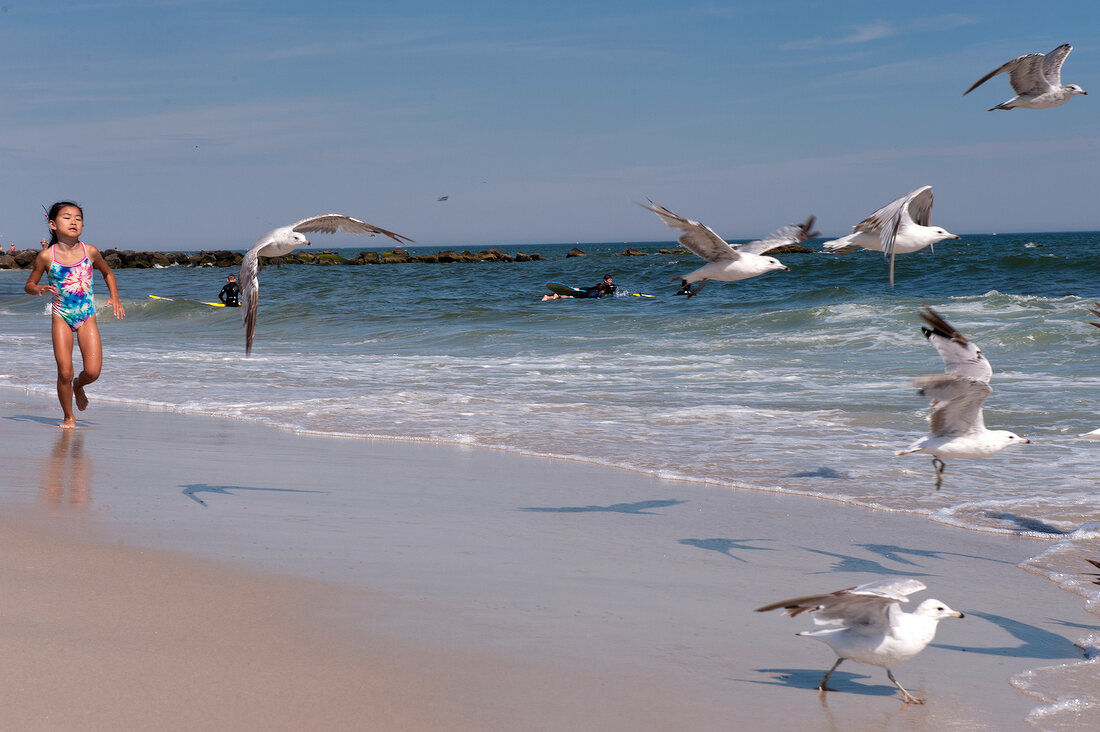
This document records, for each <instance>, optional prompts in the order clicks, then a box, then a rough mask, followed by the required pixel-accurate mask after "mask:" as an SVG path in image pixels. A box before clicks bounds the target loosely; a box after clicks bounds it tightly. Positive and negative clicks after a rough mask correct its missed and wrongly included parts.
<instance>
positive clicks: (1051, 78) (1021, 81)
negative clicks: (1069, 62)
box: [963, 43, 1088, 112]
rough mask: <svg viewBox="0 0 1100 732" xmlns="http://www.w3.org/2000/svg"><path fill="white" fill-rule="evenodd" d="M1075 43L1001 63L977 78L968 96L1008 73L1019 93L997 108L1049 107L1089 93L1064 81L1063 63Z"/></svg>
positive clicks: (1009, 81)
mask: <svg viewBox="0 0 1100 732" xmlns="http://www.w3.org/2000/svg"><path fill="white" fill-rule="evenodd" d="M1072 50H1073V46H1071V45H1069V44H1068V43H1063V44H1062V45H1061V46H1058V48H1056V49H1054V50H1053V51H1051V52H1050V53H1048V54H1042V53H1029V54H1027V55H1026V56H1017V57H1016V58H1014V59H1012V60H1011V61H1008V62H1006V63H1004V64H1001V65H1000V66H998V67H997V68H995V69H993V70H992V71H990V72H989V73H988V74H986V75H985V76H983V77H982V78H980V79H978V80H977V81H975V82H974V84H973V85H972V86H971V87H970V88H969V89H967V90H966V91H964V92H963V96H964V97H965V96H966V95H967V94H969V93H970V92H972V91H974V90H975V89H977V88H978V87H979V86H981V85H982V84H984V83H985V82H987V81H989V80H990V79H992V78H993V77H994V76H996V75H997V74H1008V83H1009V84H1011V85H1012V91H1014V92H1016V96H1014V97H1012V99H1009V100H1008V101H1007V102H1001V103H1000V104H998V105H997V106H996V107H990V108H989V109H988V110H986V111H988V112H992V111H993V110H994V109H1014V108H1016V107H1020V108H1022V109H1050V108H1051V107H1059V106H1061V105H1063V104H1065V103H1066V102H1068V101H1069V100H1070V99H1071V98H1073V97H1074V96H1076V95H1078V94H1088V92H1086V91H1085V90H1084V89H1082V88H1081V87H1079V86H1077V85H1076V84H1068V85H1066V86H1063V85H1062V64H1063V63H1064V62H1065V60H1066V56H1068V55H1069V52H1070V51H1072Z"/></svg>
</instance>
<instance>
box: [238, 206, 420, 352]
mask: <svg viewBox="0 0 1100 732" xmlns="http://www.w3.org/2000/svg"><path fill="white" fill-rule="evenodd" d="M338 231H342V232H344V233H346V234H363V235H364V236H374V235H375V234H384V235H385V236H388V237H389V238H391V239H393V240H394V241H396V242H397V243H398V244H401V243H403V242H409V243H413V240H412V239H409V238H408V237H406V236H401V235H400V234H395V233H393V232H392V231H386V230H385V229H380V228H378V227H377V226H373V225H371V224H368V223H366V222H365V221H360V220H359V219H353V218H351V217H350V216H342V215H341V214H324V215H321V216H310V217H309V218H308V219H302V220H301V221H299V222H297V223H295V224H291V225H290V226H282V227H280V228H278V229H275V230H273V231H269V232H268V233H266V234H264V235H263V236H261V237H260V238H259V240H257V241H256V243H255V244H253V245H252V248H251V249H249V250H248V253H246V254H245V255H244V258H243V259H242V260H241V269H240V274H239V275H238V276H237V284H238V285H239V286H240V288H241V309H242V310H243V311H244V350H245V354H251V353H252V336H253V335H254V334H255V332H256V315H257V312H258V309H259V305H260V280H259V278H258V277H257V275H258V274H259V272H260V257H281V256H283V255H284V254H289V253H290V252H292V251H294V250H295V249H297V248H298V247H308V246H310V242H309V240H308V239H306V237H305V234H309V233H313V232H320V233H322V234H335V233H336V232H338Z"/></svg>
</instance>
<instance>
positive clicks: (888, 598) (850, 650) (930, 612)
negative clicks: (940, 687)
mask: <svg viewBox="0 0 1100 732" xmlns="http://www.w3.org/2000/svg"><path fill="white" fill-rule="evenodd" d="M923 589H926V588H925V586H924V583H922V582H920V581H919V580H915V579H909V578H903V577H888V578H886V579H881V580H878V581H876V582H868V583H867V584H864V585H859V586H858V587H849V588H847V589H845V590H837V591H836V592H830V593H829V594H826V595H808V596H806V597H795V598H792V599H790V600H783V601H782V602H776V603H772V604H771V605H765V606H764V607H758V608H756V612H758V613H762V612H767V611H769V610H778V609H779V608H783V609H784V610H785V611H786V613H785V614H786V615H790V616H791V617H792V618H793V617H797V616H798V615H800V614H802V613H807V612H808V613H813V619H814V623H816V624H817V625H822V626H825V627H823V628H820V629H817V630H804V631H802V632H801V633H795V635H800V636H804V637H806V638H813V639H814V640H818V641H821V642H822V643H824V644H825V645H827V646H829V647H830V648H832V649H833V652H834V653H836V655H837V659H836V663H834V664H833V667H832V668H830V669H829V670H828V671H826V672H825V676H824V677H822V679H821V683H820V684H818V687H817V688H818V689H819V690H820V691H832V689H830V688H829V677H830V676H832V674H833V671H836V668H837V666H839V665H840V664H841V663H842V662H843V661H844V660H845V659H848V658H850V659H851V660H853V661H858V662H860V663H869V664H871V665H873V666H882V667H883V668H885V669H886V676H887V678H889V679H890V682H891V683H892V684H893V685H894V686H896V687H898V690H900V691H901V693H902V697H903V698H904V699H905V703H906V704H923V703H924V702H923V701H922V700H921V699H918V698H916V697H915V696H913V695H912V694H910V693H909V692H908V691H906V690H905V688H904V687H903V686H902V685H901V684H899V683H898V680H897V679H895V678H894V672H893V671H891V670H890V667H891V666H893V665H895V664H898V663H901V662H902V661H908V660H909V659H910V658H912V657H913V656H916V655H917V654H918V653H920V652H921V651H923V650H924V649H925V647H926V646H927V645H928V644H929V643H931V642H932V639H933V638H934V637H935V635H936V626H937V625H939V622H940V621H941V620H943V619H944V618H961V617H964V616H963V614H962V613H960V612H956V611H955V610H952V609H951V608H949V607H947V605H945V604H943V603H942V602H940V601H939V600H925V601H924V602H922V603H921V604H920V605H917V608H916V610H914V611H913V612H911V613H907V612H905V611H903V610H902V609H901V603H903V602H909V595H912V594H913V593H915V592H920V591H921V590H923Z"/></svg>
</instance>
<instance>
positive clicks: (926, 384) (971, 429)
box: [896, 305, 1030, 490]
mask: <svg viewBox="0 0 1100 732" xmlns="http://www.w3.org/2000/svg"><path fill="white" fill-rule="evenodd" d="M917 315H919V316H920V318H921V320H923V321H924V322H925V323H926V324H927V326H928V327H921V332H922V333H923V334H924V337H925V338H927V339H928V342H929V343H931V344H932V345H933V346H934V347H935V349H936V350H937V351H938V352H939V354H940V358H942V359H943V363H944V372H945V373H944V374H942V375H940V374H937V375H935V376H922V377H921V378H919V379H915V380H914V381H913V386H915V387H917V388H918V390H919V391H918V392H917V393H918V394H920V395H921V396H926V397H928V398H929V399H931V400H932V418H931V425H930V428H929V431H928V435H927V436H926V437H922V438H920V439H919V440H917V441H916V442H914V443H913V444H912V445H910V446H909V447H907V448H905V449H904V450H898V452H897V453H896V454H897V455H910V454H912V453H915V452H923V453H926V454H928V455H931V456H932V467H934V468H935V469H936V490H939V489H940V485H942V483H943V469H944V458H947V459H954V458H984V457H989V456H990V455H996V454H997V453H998V452H1000V451H1001V450H1003V449H1005V448H1006V447H1008V446H1009V445H1016V444H1019V443H1027V442H1030V440H1027V439H1025V438H1023V437H1020V436H1019V435H1017V434H1016V433H1015V432H1009V431H1008V430H988V429H986V427H985V420H984V419H983V418H982V404H984V403H985V400H986V399H987V398H988V397H989V395H990V394H992V393H993V388H992V387H991V386H990V385H989V379H990V377H992V376H993V367H992V366H990V365H989V361H987V360H986V358H985V356H983V355H982V351H981V349H980V348H978V346H977V345H976V344H974V343H971V342H970V341H969V340H967V339H966V338H965V337H964V336H963V334H962V333H960V332H958V331H957V330H955V329H954V328H953V327H951V325H950V324H949V323H948V322H947V321H946V320H944V319H943V318H941V317H940V316H939V315H938V314H937V313H936V312H935V311H934V310H932V308H930V307H928V306H927V305H926V306H925V308H924V312H919V313H917Z"/></svg>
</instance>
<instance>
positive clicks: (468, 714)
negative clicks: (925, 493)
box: [0, 390, 1096, 730]
mask: <svg viewBox="0 0 1100 732" xmlns="http://www.w3.org/2000/svg"><path fill="white" fill-rule="evenodd" d="M0 394H2V395H3V398H2V402H3V403H2V404H0V446H2V449H3V454H4V455H5V460H4V461H3V463H4V466H5V467H4V475H3V476H0V477H2V478H3V479H4V483H5V484H6V485H9V486H11V487H12V488H11V490H10V491H9V492H8V494H7V495H6V496H5V503H6V504H7V505H6V509H7V510H6V515H7V516H8V519H7V522H8V526H9V528H10V527H11V526H12V525H13V524H14V525H17V526H18V527H19V528H20V530H21V531H24V532H30V534H31V535H33V536H36V537H38V539H39V540H42V541H48V537H52V536H60V537H62V538H60V539H58V540H57V541H58V543H59V544H64V543H65V542H68V541H70V539H69V538H66V537H71V536H72V535H74V534H75V535H77V536H81V537H84V540H86V541H90V542H92V543H93V544H96V545H100V546H104V547H105V548H106V549H110V550H111V552H117V555H116V554H112V555H111V556H110V557H109V558H108V560H107V561H106V565H105V566H118V565H119V564H120V563H122V564H124V563H125V559H124V558H125V557H127V556H133V555H135V554H137V555H146V556H148V557H150V561H151V562H153V564H154V565H156V566H163V565H164V564H165V563H169V564H170V563H171V562H174V561H179V562H180V563H181V564H186V565H189V566H196V565H197V566H198V568H199V569H198V570H197V571H199V574H204V575H209V574H211V573H214V572H213V570H210V569H208V568H209V567H210V566H211V564H210V563H216V564H218V565H219V566H221V565H225V564H226V563H228V566H226V571H227V572H230V573H232V574H234V576H236V575H237V574H239V575H240V576H250V577H254V578H256V579H257V581H262V582H271V583H273V584H274V585H277V586H280V587H283V586H286V587H287V588H294V587H301V585H302V583H304V585H305V587H301V589H300V590H291V589H286V591H287V592H291V594H293V592H294V591H301V592H303V593H304V595H303V596H306V597H308V598H309V601H308V602H307V603H306V605H307V606H308V610H307V611H305V612H304V613H303V614H302V615H300V616H294V617H291V618H287V617H285V616H282V617H278V618H276V619H275V620H276V625H277V626H281V627H282V628H283V631H282V633H276V636H277V637H279V638H283V637H296V634H297V631H295V632H293V633H289V634H288V633H287V632H286V628H288V627H290V626H291V625H293V624H294V623H297V622H302V623H305V627H308V628H312V629H313V630H315V631H320V630H323V631H325V632H327V633H329V634H331V635H332V636H333V637H334V642H335V643H336V644H337V645H339V646H341V647H342V648H344V649H346V650H347V652H348V653H349V654H350V655H351V656H352V657H354V658H355V659H360V660H362V659H366V658H369V659H370V662H365V663H364V664H363V666H364V667H370V668H377V667H379V666H380V665H382V666H386V667H387V669H388V668H389V666H390V665H392V667H393V669H392V673H390V671H389V670H386V671H383V673H382V675H383V677H384V679H383V682H384V681H385V680H387V679H390V680H392V679H397V678H400V679H403V681H402V682H401V683H400V684H398V686H400V687H401V688H402V689H404V688H406V687H408V686H410V685H412V686H416V685H417V684H419V687H417V688H423V689H429V690H430V691H429V693H427V694H426V695H425V698H426V699H430V700H431V703H430V704H427V706H428V707H431V709H433V710H435V711H432V713H431V714H430V715H429V716H430V717H432V720H429V721H428V722H427V725H428V726H427V727H422V728H425V729H427V728H435V729H446V728H453V729H462V728H470V729H475V728H479V727H480V728H483V729H485V728H498V729H499V728H528V729H548V730H553V729H567V728H571V727H572V728H575V727H576V726H578V725H580V726H585V725H587V726H589V727H601V728H606V729H678V728H689V727H690V728H694V729H704V730H705V729H728V728H729V727H730V725H731V724H740V725H741V726H745V727H753V726H754V725H755V726H756V727H757V728H759V727H766V726H772V727H775V726H778V725H787V724H790V725H796V724H797V725H802V726H808V727H810V728H826V727H828V726H829V725H834V724H837V723H842V726H843V727H844V728H846V729H935V728H942V727H943V726H946V725H959V724H960V723H962V724H964V725H966V724H972V725H973V726H971V727H968V728H972V729H1026V728H1027V725H1026V723H1025V722H1024V721H1023V719H1024V717H1025V716H1026V714H1027V712H1028V711H1029V710H1030V709H1031V708H1032V707H1033V706H1034V705H1035V702H1034V700H1032V699H1029V698H1027V697H1025V696H1024V695H1023V694H1021V693H1020V692H1018V691H1016V690H1014V689H1013V688H1012V687H1011V685H1010V683H1009V679H1010V678H1011V677H1012V676H1014V675H1016V674H1019V673H1021V672H1023V671H1026V670H1028V669H1031V668H1035V667H1039V666H1047V665H1050V664H1051V663H1053V662H1057V663H1070V662H1073V661H1075V660H1077V659H1080V654H1079V653H1077V652H1076V649H1074V648H1073V641H1074V640H1075V639H1076V635H1075V633H1078V634H1079V633H1080V632H1081V631H1080V630H1074V626H1077V627H1091V626H1095V624H1096V623H1095V617H1094V616H1090V615H1088V613H1087V612H1086V611H1085V610H1084V608H1083V607H1081V602H1080V601H1079V599H1078V598H1076V597H1073V596H1070V595H1068V594H1066V593H1064V592H1062V591H1060V590H1058V589H1057V588H1056V587H1054V586H1052V585H1050V583H1049V582H1047V581H1046V580H1045V579H1043V578H1041V577H1038V576H1036V575H1032V574H1029V573H1028V572H1025V571H1023V570H1021V569H1020V568H1019V567H1018V566H1017V565H1018V564H1019V563H1020V562H1022V561H1024V560H1026V559H1028V558H1029V557H1031V556H1034V555H1036V554H1038V553H1040V552H1041V551H1042V550H1043V548H1044V547H1047V546H1049V545H1050V544H1049V541H1041V540H1037V539H1032V538H1027V537H1019V536H1006V535H1002V534H986V533H981V532H969V531H960V530H959V528H957V527H952V526H942V525H939V524H937V523H935V522H932V521H928V520H927V518H926V517H924V516H920V515H913V514H899V513H894V512H885V511H875V510H873V509H866V508H859V507H856V506H852V505H844V504H838V503H834V502H822V501H820V500H819V499H816V498H812V497H801V496H795V495H790V494H772V493H767V492H762V491H755V490H750V491H737V490H733V489H728V488H721V487H716V486H714V485H712V484H705V483H691V482H688V481H681V480H665V479H661V478H658V477H655V476H652V475H646V474H641V473H629V472H626V471H623V470H618V469H615V468H610V467H604V466H599V465H593V464H590V463H577V462H571V461H567V460H559V459H553V458H538V457H531V456H525V455H517V454H515V453H509V452H503V451H499V452H498V451H496V450H489V451H487V450H484V449H483V448H472V447H461V446H445V445H438V444H434V445H433V444H425V443H405V442H399V441H396V440H369V439H365V440H363V441H362V442H360V441H356V442H354V443H353V442H350V441H347V440H332V439H331V438H330V437H327V436H316V435H308V434H306V435H303V434H298V433H294V432H291V431H289V430H284V429H277V428H273V427H270V426H267V425H262V424H256V423H250V422H243V421H240V420H230V419H225V418H218V417H207V416H200V415H193V414H183V413H179V412H173V411H167V410H160V409H156V410H153V409H145V410H143V409H141V408H140V407H138V406H135V405H124V406H119V405H118V404H117V403H107V402H103V403H97V402H95V401H94V395H93V402H92V406H91V408H90V409H89V411H87V412H83V413H81V414H80V415H79V416H78V423H83V424H82V426H84V427H86V429H81V430H76V431H75V432H74V433H73V434H71V436H70V437H68V438H65V437H64V436H63V435H60V434H58V433H61V432H62V430H60V429H58V428H56V427H53V426H51V425H50V422H56V421H57V420H56V419H53V413H54V411H56V405H55V404H54V403H53V401H52V400H50V399H46V398H44V397H41V396H40V395H38V394H34V393H31V392H24V393H22V394H13V393H11V392H9V391H7V390H5V391H3V392H0ZM43 415H48V416H43ZM66 443H67V444H66ZM77 443H79V445H78V444H77ZM4 535H5V536H8V534H4ZM43 537H47V538H46V539H43ZM4 541H5V543H9V542H10V541H11V539H10V538H5V539H4ZM70 553H71V552H70ZM77 554H79V552H77ZM172 571H173V574H176V573H180V572H182V570H176V569H174V570H172ZM882 574H909V575H911V576H918V577H919V578H921V579H922V581H924V582H925V583H926V584H928V585H929V590H928V591H927V592H925V593H921V594H920V595H917V596H915V598H914V599H915V600H916V601H917V602H919V601H920V600H921V599H924V598H926V597H929V596H933V597H938V598H939V599H942V600H943V601H945V602H947V603H948V604H950V605H951V606H952V607H954V608H955V609H958V610H962V611H963V612H966V614H967V615H968V616H970V617H968V619H967V620H966V621H962V622H960V623H947V622H945V623H944V624H943V625H942V626H941V629H940V633H939V634H938V636H937V639H936V641H934V642H933V645H932V646H931V647H930V648H928V649H926V651H925V652H924V653H922V654H921V655H920V656H918V657H917V658H916V659H914V660H912V661H910V662H908V663H906V664H903V665H900V666H899V667H897V669H896V670H895V672H896V674H897V676H898V679H899V680H900V681H901V682H902V683H903V684H904V685H905V686H906V687H907V688H910V689H911V690H914V693H918V695H922V696H925V697H927V698H928V704H926V705H924V706H923V707H920V708H915V707H906V706H905V705H902V704H901V703H900V700H898V699H896V698H893V694H894V692H893V690H892V687H891V686H890V685H889V682H888V681H887V680H886V679H885V675H884V673H883V672H882V671H881V669H878V668H874V667H868V666H863V665H860V664H855V663H849V664H846V665H845V666H843V667H842V668H841V670H839V671H838V672H837V674H836V675H835V676H834V681H835V683H836V686H837V688H838V691H837V692H834V693H830V694H828V695H825V700H824V702H823V701H822V699H821V698H819V695H818V693H817V692H814V691H812V687H813V685H814V684H816V682H817V681H818V680H819V679H820V676H821V674H822V673H824V670H825V669H826V668H828V666H829V665H831V663H832V658H833V657H832V654H831V652H830V651H828V649H827V648H825V647H824V646H820V645H819V644H816V643H812V642H811V641H808V640H805V639H795V638H794V637H793V633H794V632H796V631H798V630H803V629H805V627H806V625H807V623H805V622H801V621H802V620H803V619H799V620H798V621H792V620H789V619H787V618H782V617H780V616H778V614H776V615H775V616H773V617H769V616H760V615H754V614H753V613H752V612H751V610H752V608H754V607H757V606H759V605H761V604H764V603H765V602H770V601H774V600H778V599H782V598H784V597H790V596H794V595H798V594H806V593H809V592H819V591H831V590H834V589H838V588H840V587H846V586H851V585H853V584H858V583H861V582H866V581H870V580H872V579H875V578H876V577H878V576H881V575H882ZM25 579H26V581H27V582H29V583H31V584H34V583H36V582H37V583H44V582H47V581H48V577H43V576H41V575H40V574H38V573H35V572H29V573H28V577H27V578H25ZM235 581H236V580H234V582H235ZM226 584H228V587H227V586H226ZM226 584H222V585H219V586H218V587H216V588H212V590H211V591H212V592H213V594H214V595H216V596H217V597H224V596H225V593H226V592H228V591H229V590H230V589H232V584H233V582H229V583H226ZM58 591H59V592H64V591H67V590H66V589H65V588H59V589H58ZM108 599H110V598H108ZM119 602H123V601H122V600H121V598H120V599H119ZM134 602H137V603H138V604H141V602H143V601H142V600H140V599H139V600H134ZM180 602H184V603H185V602H186V600H185V599H182V600H180ZM55 604H56V606H57V607H62V608H64V607H69V606H71V605H69V604H66V603H65V602H64V601H58V602H57V603H55ZM123 604H125V603H124V602H123ZM93 614H95V613H93ZM111 615H112V613H111V612H110V611H99V612H98V614H96V617H97V618H99V619H101V620H106V619H109V618H110V616H111ZM292 615H293V613H292ZM303 616H304V617H303ZM56 619H57V620H58V622H69V621H70V620H71V618H69V617H67V616H66V613H65V612H61V613H60V617H58V618H56ZM115 620H117V621H118V622H120V623H123V626H122V627H123V628H125V627H126V625H125V622H126V621H131V622H137V619H134V618H133V617H132V616H130V615H125V614H124V616H123V617H122V618H116V619H115ZM119 630H120V629H119V628H117V627H116V628H115V631H114V632H118V631H119ZM27 632H28V625H27V623H26V622H21V623H15V624H14V625H12V626H11V627H9V629H8V633H9V634H10V636H9V637H10V638H13V639H14V640H19V639H20V638H22V637H24V636H25V635H26V634H27ZM127 632H128V629H127ZM204 632H205V634H206V636H207V639H208V640H216V639H217V638H221V637H224V634H226V633H229V634H230V637H232V633H233V630H232V623H224V624H223V623H222V622H221V621H220V620H217V619H213V620H210V621H209V624H208V625H207V626H206V627H205V628H204ZM302 637H305V636H302ZM13 642H14V641H13ZM24 645H25V646H26V644H24ZM307 645H312V643H307ZM131 650H132V651H133V653H134V654H135V656H139V657H140V655H141V653H142V651H141V649H139V648H136V647H135V648H133V649H131ZM216 650H217V649H216V648H215V649H212V650H211V653H215V651H216ZM21 652H22V653H24V654H29V655H30V656H31V657H32V658H34V657H35V656H36V654H38V653H40V652H41V649H35V648H33V647H30V646H26V647H22V648H21ZM1075 653H1076V654H1077V655H1074V654H1075ZM215 655H216V653H215ZM379 657H381V659H382V661H379ZM118 662H119V663H121V664H123V665H125V664H126V663H131V664H132V663H134V662H135V660H134V658H129V659H120V660H119V661H118ZM280 663H285V664H289V666H288V668H290V667H293V663H292V662H289V661H287V660H286V659H283V661H281V662H280ZM276 665H278V664H276ZM409 668H412V672H409V671H408V669H409ZM468 668H475V669H477V670H476V671H475V672H470V671H468V670H466V669H468ZM409 673H411V674H412V676H414V677H416V678H415V679H413V680H409V676H408V674H409ZM379 683H382V682H379ZM162 691H163V690H162ZM393 698H394V699H395V701H394V706H395V707H397V709H396V710H395V711H394V713H395V714H396V713H400V712H401V711H402V710H404V711H408V712H410V714H412V715H413V717H415V716H416V714H419V713H421V712H423V713H427V712H426V711H425V704H422V703H420V702H417V701H415V699H416V698H417V697H415V696H401V695H397V696H396V697H393ZM101 701H102V700H101ZM166 703H167V702H166ZM222 703H223V704H224V705H225V708H224V709H222V713H223V714H232V713H234V709H233V705H234V702H233V700H231V699H225V700H223V702H222ZM288 703H290V702H289V697H288ZM374 703H375V704H379V703H381V702H379V701H378V700H377V699H376V700H375V702H374ZM108 706H109V705H108ZM367 706H368V707H369V706H370V705H369V704H367ZM334 708H335V710H336V711H334V712H333V714H334V717H333V720H334V721H333V722H332V726H334V727H335V728H353V727H354V726H355V722H356V721H359V722H361V716H360V715H361V714H363V713H364V712H363V709H362V707H356V706H355V705H353V704H351V703H350V702H348V703H347V704H345V703H344V701H343V700H342V699H341V700H338V701H335V702H334ZM139 711H146V710H143V709H138V708H129V707H127V706H126V705H123V706H122V707H121V708H119V709H117V710H116V713H117V714H123V713H124V712H133V713H134V714H137V713H138V712H139ZM341 714H343V715H345V716H341ZM439 714H442V715H443V718H445V720H446V722H447V724H445V725H440V721H441V717H440V716H439ZM883 715H886V717H887V718H888V723H887V724H886V726H884V725H883V722H882V719H883ZM834 716H835V719H834ZM128 719H136V717H128ZM410 719H412V718H411V717H410ZM423 723H424V722H423V719H421V721H419V722H413V721H410V723H409V725H408V726H406V727H405V728H410V729H417V728H421V727H417V726H415V725H416V724H423ZM463 725H468V726H467V727H463ZM32 726H33V725H32ZM92 728H95V726H94V725H92Z"/></svg>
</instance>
